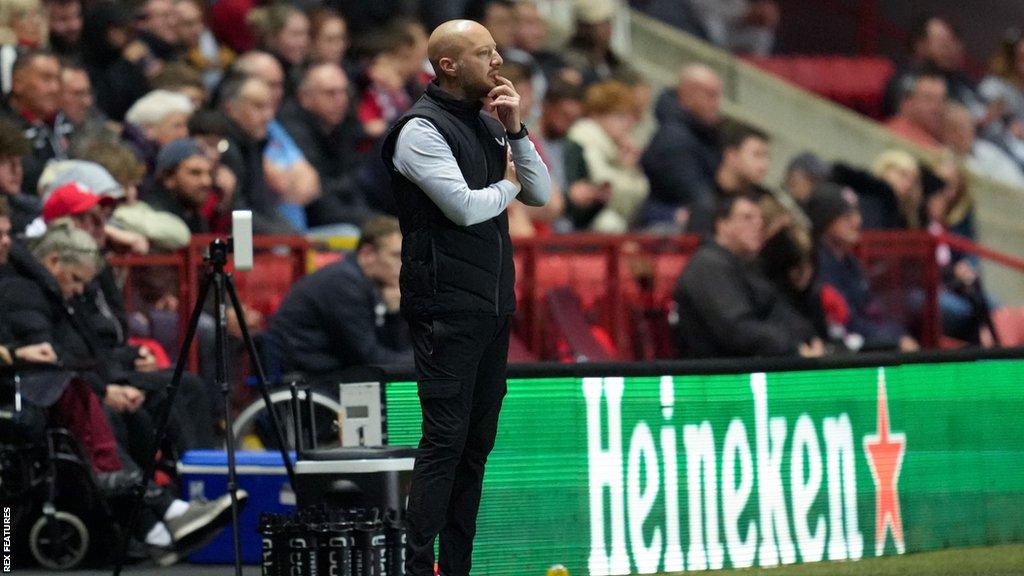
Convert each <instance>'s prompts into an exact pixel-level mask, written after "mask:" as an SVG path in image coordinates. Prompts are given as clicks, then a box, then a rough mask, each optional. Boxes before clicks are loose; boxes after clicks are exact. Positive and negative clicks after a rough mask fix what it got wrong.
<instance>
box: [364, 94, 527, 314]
mask: <svg viewBox="0 0 1024 576" xmlns="http://www.w3.org/2000/svg"><path fill="white" fill-rule="evenodd" d="M411 118H425V119H427V120H429V121H430V122H432V123H433V124H434V126H436V127H437V129H438V131H439V132H440V133H441V135H442V136H443V137H444V139H445V141H446V142H447V143H448V145H449V146H450V147H451V149H452V153H453V155H454V156H455V160H456V161H457V162H458V165H459V169H460V170H461V171H462V176H463V177H464V178H465V180H466V183H467V184H468V185H469V187H470V189H473V190H477V189H480V188H484V187H487V186H490V185H491V184H494V183H495V182H498V181H499V180H501V179H503V178H504V177H505V158H506V156H505V154H506V147H505V144H504V142H505V129H504V127H503V126H502V125H501V124H500V123H499V122H498V121H497V120H495V119H494V118H491V117H490V116H488V115H487V114H485V113H484V112H482V111H481V104H480V103H479V102H466V101H462V100H458V99H456V98H455V97H453V96H451V95H450V94H448V93H446V92H444V91H443V90H441V88H440V87H438V86H437V84H433V83H432V84H430V85H429V86H428V87H427V92H426V93H425V94H424V95H423V97H421V98H420V99H419V100H418V101H417V102H416V104H414V105H413V107H412V108H410V109H409V111H408V112H406V113H405V115H404V116H402V117H401V118H399V120H398V122H397V123H396V124H395V126H394V127H393V128H392V129H391V131H390V132H389V133H388V134H387V136H385V140H384V146H383V152H382V155H383V158H384V164H385V166H387V167H388V170H389V171H390V174H391V187H392V190H394V193H395V198H396V200H397V203H398V219H399V222H400V223H401V226H402V276H401V288H402V313H403V314H405V315H406V316H409V317H418V318H436V317H439V316H445V315H451V314H467V313H469V314H492V315H496V316H501V315H504V314H512V313H513V312H515V306H516V303H515V290H514V288H515V266H514V264H513V261H512V240H511V238H510V237H509V234H508V213H507V211H502V213H501V214H499V215H498V216H495V217H494V218H491V219H490V220H487V221H486V222H481V223H479V224H474V225H472V226H459V225H457V224H455V223H454V222H452V221H451V220H449V219H448V217H447V216H445V215H444V213H443V212H441V209H440V208H438V207H437V205H436V204H434V202H433V201H432V200H430V198H429V197H428V196H427V195H426V194H425V193H424V192H423V191H422V190H420V188H419V187H417V186H416V185H415V184H413V183H412V182H411V181H409V180H408V179H407V178H405V177H404V176H402V175H401V174H399V173H398V171H397V170H395V168H394V164H393V163H392V162H391V159H392V157H393V156H394V152H395V143H396V141H397V139H398V134H399V132H400V131H401V129H402V127H403V126H404V125H405V123H406V122H408V121H409V120H410V119H411ZM496 144H498V145H496Z"/></svg>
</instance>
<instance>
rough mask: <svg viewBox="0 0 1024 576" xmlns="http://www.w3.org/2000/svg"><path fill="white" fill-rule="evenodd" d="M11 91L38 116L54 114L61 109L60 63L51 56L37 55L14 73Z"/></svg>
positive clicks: (47, 116)
mask: <svg viewBox="0 0 1024 576" xmlns="http://www.w3.org/2000/svg"><path fill="white" fill-rule="evenodd" d="M11 92H12V93H13V94H14V95H15V96H17V98H18V102H19V104H21V105H22V106H25V107H26V108H28V109H29V110H30V111H31V112H32V113H33V114H35V115H36V116H39V117H41V118H49V117H50V116H53V115H54V114H56V113H57V110H59V109H60V63H59V62H58V61H57V59H56V58H53V57H50V56H36V57H35V58H33V59H32V62H31V63H30V64H29V65H28V66H26V67H25V68H22V69H21V70H19V71H18V73H17V74H15V75H14V80H13V85H12V87H11Z"/></svg>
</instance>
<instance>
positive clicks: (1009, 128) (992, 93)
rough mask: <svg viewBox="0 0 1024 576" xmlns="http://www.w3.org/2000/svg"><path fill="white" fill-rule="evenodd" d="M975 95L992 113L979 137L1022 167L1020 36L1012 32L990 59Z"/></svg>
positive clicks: (1023, 65)
mask: <svg viewBox="0 0 1024 576" xmlns="http://www.w3.org/2000/svg"><path fill="white" fill-rule="evenodd" d="M978 93H979V94H980V95H981V97H982V98H983V99H984V100H985V103H986V104H987V105H988V106H989V109H990V110H992V114H991V117H992V121H991V122H990V123H989V124H988V125H987V126H984V127H983V129H982V132H981V135H982V136H983V137H984V138H987V139H990V140H992V141H993V142H995V143H997V144H999V145H1001V146H1003V147H1005V148H1006V149H1007V150H1008V151H1009V152H1010V153H1011V154H1012V155H1013V157H1014V159H1015V160H1016V161H1017V162H1018V163H1019V164H1022V165H1024V34H1022V33H1021V32H1020V31H1019V30H1014V31H1013V32H1012V34H1011V35H1010V37H1009V38H1008V39H1006V40H1004V41H1003V43H1002V44H1001V45H1000V47H999V51H998V52H997V53H996V56H995V58H993V59H992V69H991V72H990V74H989V75H988V76H987V77H986V78H985V79H984V80H982V82H981V84H980V85H979V86H978Z"/></svg>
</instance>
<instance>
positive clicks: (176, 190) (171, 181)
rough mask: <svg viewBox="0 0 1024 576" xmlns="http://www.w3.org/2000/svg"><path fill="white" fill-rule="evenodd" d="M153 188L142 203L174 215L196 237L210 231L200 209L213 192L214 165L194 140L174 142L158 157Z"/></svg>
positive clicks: (143, 197) (143, 195)
mask: <svg viewBox="0 0 1024 576" xmlns="http://www.w3.org/2000/svg"><path fill="white" fill-rule="evenodd" d="M155 176H156V178H155V179H154V185H153V187H152V188H151V189H150V190H148V191H147V192H145V193H143V194H142V200H143V201H145V202H146V203H147V204H149V205H150V206H151V207H153V208H155V209H156V210H161V211H163V212H168V213H170V214H174V215H175V216H177V217H178V218H180V219H181V220H183V221H184V222H185V224H187V225H188V229H189V230H190V231H191V232H192V233H194V234H206V233H208V232H210V231H211V229H210V223H209V221H207V219H206V218H205V217H204V216H203V214H202V212H201V209H202V207H203V206H205V205H206V202H207V200H208V199H209V196H210V193H211V192H212V191H213V176H212V174H211V164H210V160H209V158H207V156H206V154H205V152H204V151H203V148H202V146H201V145H200V144H199V142H197V141H195V140H175V141H174V142H170V143H168V144H167V145H166V146H164V147H163V148H161V149H160V154H159V155H157V163H156V173H155Z"/></svg>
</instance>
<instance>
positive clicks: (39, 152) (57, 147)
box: [0, 100, 74, 196]
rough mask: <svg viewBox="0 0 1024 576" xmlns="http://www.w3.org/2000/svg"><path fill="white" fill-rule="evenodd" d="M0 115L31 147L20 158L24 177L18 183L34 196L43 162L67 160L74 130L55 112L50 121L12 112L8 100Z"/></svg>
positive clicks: (25, 191) (44, 166) (44, 164)
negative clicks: (19, 132) (25, 154)
mask: <svg viewBox="0 0 1024 576" xmlns="http://www.w3.org/2000/svg"><path fill="white" fill-rule="evenodd" d="M0 113H2V114H3V115H4V116H5V117H6V118H8V119H9V120H10V121H11V122H14V124H15V125H17V126H18V127H19V128H21V131H22V134H24V135H25V139H26V140H28V141H29V144H30V145H31V146H32V152H30V153H29V154H28V155H27V156H23V157H22V158H21V169H22V172H23V174H24V176H23V177H22V180H21V191H22V192H23V193H25V194H29V195H33V196H34V195H36V186H37V185H38V184H39V176H40V175H42V173H43V169H44V168H46V163H47V162H49V161H50V160H66V159H67V158H68V148H69V146H70V138H71V133H72V132H73V131H74V127H72V126H71V123H70V122H68V121H67V119H66V118H65V117H64V113H63V112H58V113H57V115H56V116H55V117H54V118H53V119H52V121H43V120H38V119H37V120H28V119H26V118H25V117H24V116H22V115H21V114H19V113H18V112H16V111H15V110H14V109H12V108H11V105H10V102H9V101H8V100H4V102H3V105H2V107H0Z"/></svg>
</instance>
